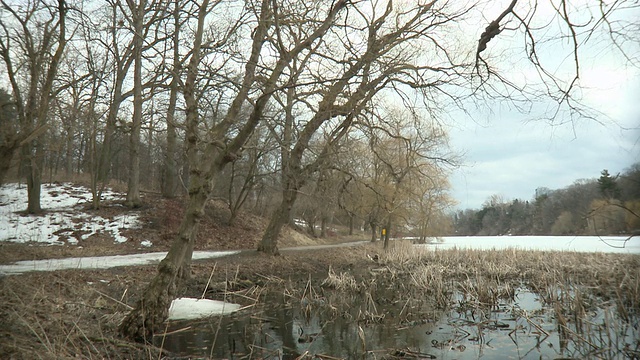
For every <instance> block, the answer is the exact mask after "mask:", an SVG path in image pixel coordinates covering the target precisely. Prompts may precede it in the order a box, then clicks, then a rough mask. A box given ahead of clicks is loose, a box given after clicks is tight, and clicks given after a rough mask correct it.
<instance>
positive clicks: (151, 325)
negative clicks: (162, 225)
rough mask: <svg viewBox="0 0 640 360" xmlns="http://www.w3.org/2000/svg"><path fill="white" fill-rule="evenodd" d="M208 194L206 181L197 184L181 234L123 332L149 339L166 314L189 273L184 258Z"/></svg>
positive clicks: (129, 316)
mask: <svg viewBox="0 0 640 360" xmlns="http://www.w3.org/2000/svg"><path fill="white" fill-rule="evenodd" d="M200 180H202V179H200ZM201 183H202V182H201ZM208 197H209V189H208V186H207V185H206V184H203V185H202V186H197V187H196V188H195V191H194V192H193V193H192V194H190V197H189V200H190V201H189V206H188V208H187V211H186V213H185V217H184V219H183V221H182V224H181V225H180V230H179V232H178V238H177V240H176V241H174V242H173V244H172V245H171V248H170V249H169V252H168V253H167V256H166V257H165V258H164V259H163V260H162V261H161V262H160V265H158V274H157V275H156V276H155V277H154V278H153V280H152V281H151V283H150V284H149V286H147V288H146V289H145V291H144V293H143V294H142V297H141V298H140V300H138V302H137V304H136V306H135V308H134V310H132V311H131V312H130V313H129V314H128V315H127V316H126V317H125V319H124V320H123V321H122V323H121V324H120V329H119V330H120V333H121V334H122V335H123V336H125V337H127V338H129V339H132V340H135V341H139V342H150V341H151V337H152V336H153V332H154V330H155V329H157V328H158V327H159V326H160V325H161V324H162V323H163V322H164V320H165V319H166V318H167V314H168V311H169V305H170V304H171V301H173V299H174V298H175V295H176V290H177V286H178V281H177V280H178V279H180V278H183V277H184V276H186V274H184V273H183V272H184V271H185V267H183V264H184V262H185V260H186V261H189V260H190V259H191V254H190V251H191V249H192V248H193V242H194V240H195V235H196V233H197V230H198V224H199V223H200V220H201V218H202V215H203V214H204V207H205V205H206V201H207V199H208Z"/></svg>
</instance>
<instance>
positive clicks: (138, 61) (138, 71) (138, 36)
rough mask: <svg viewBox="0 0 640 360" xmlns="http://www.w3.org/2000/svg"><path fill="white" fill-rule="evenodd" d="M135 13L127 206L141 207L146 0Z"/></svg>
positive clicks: (141, 2) (143, 0)
mask: <svg viewBox="0 0 640 360" xmlns="http://www.w3.org/2000/svg"><path fill="white" fill-rule="evenodd" d="M139 1H140V4H138V8H137V9H135V10H134V9H132V10H133V11H134V12H135V15H134V24H135V25H134V35H133V36H134V40H133V41H134V45H133V46H134V50H133V52H134V65H133V124H132V125H131V134H130V137H129V140H130V141H129V182H128V188H127V189H128V190H127V206H129V207H139V206H140V205H142V201H141V200H140V128H141V127H142V101H143V99H142V41H143V39H142V26H143V17H144V9H145V0H139Z"/></svg>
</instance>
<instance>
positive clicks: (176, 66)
mask: <svg viewBox="0 0 640 360" xmlns="http://www.w3.org/2000/svg"><path fill="white" fill-rule="evenodd" d="M173 18H174V27H175V28H174V34H173V77H172V80H171V85H170V86H171V90H170V92H169V107H168V108H167V148H166V149H165V155H164V172H163V181H162V196H164V197H166V198H172V197H174V196H176V192H177V188H178V164H177V162H176V150H177V148H178V146H177V141H178V135H177V131H176V124H175V112H176V103H177V99H178V81H179V77H180V50H179V49H180V46H179V36H180V6H179V4H178V1H177V0H176V1H175V3H174V10H173Z"/></svg>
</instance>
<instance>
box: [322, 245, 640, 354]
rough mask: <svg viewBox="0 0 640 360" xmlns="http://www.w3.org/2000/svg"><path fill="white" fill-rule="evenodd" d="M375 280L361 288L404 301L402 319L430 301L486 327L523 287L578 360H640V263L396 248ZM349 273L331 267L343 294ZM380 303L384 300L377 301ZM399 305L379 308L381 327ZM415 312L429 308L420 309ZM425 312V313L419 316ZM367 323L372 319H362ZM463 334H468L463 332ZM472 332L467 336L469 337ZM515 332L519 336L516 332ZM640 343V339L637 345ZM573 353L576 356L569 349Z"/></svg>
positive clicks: (624, 258)
mask: <svg viewBox="0 0 640 360" xmlns="http://www.w3.org/2000/svg"><path fill="white" fill-rule="evenodd" d="M369 258H370V259H371V261H372V264H371V266H372V271H371V273H372V274H373V275H374V278H373V279H374V280H372V281H371V282H370V283H368V284H367V283H366V282H361V283H360V286H361V287H362V288H361V290H362V291H364V293H365V294H366V296H368V297H369V298H371V299H372V300H371V301H369V300H367V301H366V302H365V305H367V304H369V303H380V300H379V299H380V298H382V297H386V299H385V300H386V303H388V304H395V303H398V302H403V303H404V304H405V306H403V307H402V309H401V310H400V312H399V313H397V314H395V315H399V316H395V317H391V318H396V317H399V318H402V319H404V320H406V319H407V318H409V317H411V316H413V317H414V318H415V317H416V316H418V317H419V314H416V313H414V314H410V312H409V311H407V306H406V304H409V303H413V304H415V303H416V302H420V301H422V302H425V303H429V304H431V305H434V306H435V307H436V308H439V309H450V308H456V309H458V311H460V312H463V313H469V314H471V315H472V316H474V315H473V314H483V315H481V316H480V318H483V317H484V318H485V320H484V322H482V321H480V322H476V323H477V326H478V329H479V330H478V332H479V334H482V333H483V330H482V329H483V328H491V327H500V324H498V323H491V322H488V320H486V318H488V317H489V316H490V314H491V312H492V311H496V310H497V309H498V307H499V306H500V305H501V304H504V303H505V302H507V303H508V302H513V301H514V300H515V297H516V293H517V292H518V289H522V288H525V289H529V290H530V291H532V292H533V293H535V294H537V295H538V297H539V301H540V303H541V305H542V306H544V307H545V309H546V310H545V311H548V312H549V313H550V314H552V315H551V316H552V318H553V320H554V322H555V331H556V332H557V336H558V338H559V340H560V345H561V350H564V351H568V353H570V354H573V355H574V356H577V357H585V356H586V357H589V356H596V357H598V356H599V357H605V358H611V357H613V358H615V357H621V356H626V357H631V358H637V357H638V354H640V352H639V349H640V342H638V340H637V339H638V338H640V336H639V335H640V334H639V330H638V327H639V326H640V257H639V256H637V255H620V254H605V253H575V252H553V251H527V250H516V249H505V250H493V251H483V250H469V249H447V250H431V249H426V248H420V247H415V246H412V245H411V244H410V243H409V242H402V241H398V242H394V243H393V246H392V247H391V248H390V249H389V250H388V251H386V252H379V251H376V254H375V255H374V256H369ZM354 283H355V281H353V280H352V277H351V276H349V274H345V273H341V274H339V275H338V274H336V273H335V272H333V270H332V269H330V271H329V274H328V276H327V278H326V279H325V280H324V284H333V285H332V286H331V288H333V289H335V290H338V291H339V290H341V289H346V288H350V289H351V288H352V287H351V285H337V284H354ZM373 299H376V301H373ZM390 308H391V307H381V306H379V307H378V309H376V311H377V313H378V314H379V316H380V318H379V319H380V321H382V320H383V319H384V317H383V315H385V313H386V312H393V310H390ZM412 308H414V309H422V310H424V307H420V306H413V307H412ZM417 311H421V310H417ZM516 315H517V316H516V317H517V318H521V319H525V320H526V324H527V327H529V328H530V329H532V330H530V331H534V332H536V333H539V334H540V336H542V337H543V338H547V337H548V336H549V333H548V331H547V330H545V329H544V328H543V326H541V325H540V324H539V323H538V322H537V321H536V320H535V319H533V318H531V317H530V316H528V315H527V314H526V312H520V313H517V314H516ZM358 320H359V321H365V322H366V320H367V317H366V316H362V317H360V318H358ZM460 331H462V330H460ZM465 332H466V331H465ZM514 332H515V329H514V330H512V333H514ZM634 339H636V340H634ZM567 349H570V350H567Z"/></svg>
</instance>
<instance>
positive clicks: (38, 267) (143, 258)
mask: <svg viewBox="0 0 640 360" xmlns="http://www.w3.org/2000/svg"><path fill="white" fill-rule="evenodd" d="M239 252H240V251H194V252H193V255H192V259H193V260H201V259H212V258H217V257H222V256H228V255H233V254H237V253H239ZM165 256H167V253H166V252H154V253H146V254H130V255H113V256H94V257H75V258H66V259H47V260H25V261H17V262H15V263H13V264H11V265H0V274H5V275H16V274H22V273H25V272H30V271H56V270H66V269H109V268H113V267H118V266H138V265H152V264H157V263H159V262H160V260H162V259H164V258H165Z"/></svg>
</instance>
